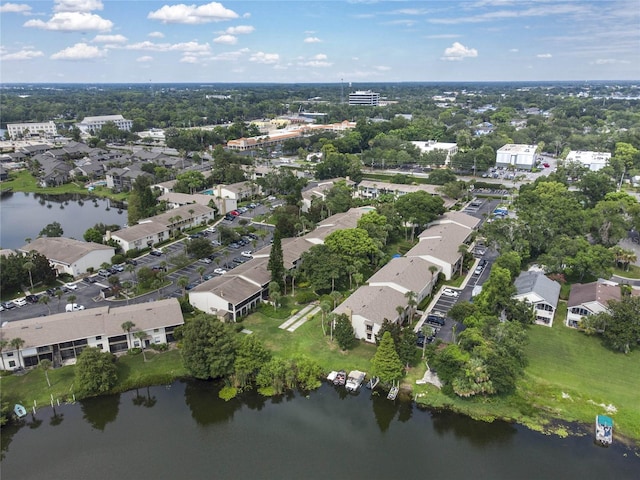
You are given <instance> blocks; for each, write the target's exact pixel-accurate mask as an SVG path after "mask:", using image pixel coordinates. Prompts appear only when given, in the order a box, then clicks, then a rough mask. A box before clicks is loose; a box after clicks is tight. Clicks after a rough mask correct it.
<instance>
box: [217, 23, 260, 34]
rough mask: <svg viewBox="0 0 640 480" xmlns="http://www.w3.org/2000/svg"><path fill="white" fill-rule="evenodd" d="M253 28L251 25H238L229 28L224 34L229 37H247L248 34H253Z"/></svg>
mask: <svg viewBox="0 0 640 480" xmlns="http://www.w3.org/2000/svg"><path fill="white" fill-rule="evenodd" d="M254 31H255V28H254V27H252V26H251V25H238V26H237V27H229V28H227V29H226V30H225V31H224V33H226V34H229V35H247V34H249V33H253V32H254Z"/></svg>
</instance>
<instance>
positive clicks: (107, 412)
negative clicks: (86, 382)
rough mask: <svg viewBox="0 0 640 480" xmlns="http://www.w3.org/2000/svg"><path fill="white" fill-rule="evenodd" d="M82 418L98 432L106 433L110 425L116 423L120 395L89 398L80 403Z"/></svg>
mask: <svg viewBox="0 0 640 480" xmlns="http://www.w3.org/2000/svg"><path fill="white" fill-rule="evenodd" d="M80 408H81V409H82V418H84V419H85V420H86V421H87V423H88V424H89V425H91V426H92V427H93V428H95V429H96V430H100V431H104V429H105V427H106V426H107V424H108V423H111V422H114V421H115V420H116V418H117V417H118V411H119V410H120V395H119V394H118V395H106V396H104V397H95V398H88V399H85V400H81V401H80Z"/></svg>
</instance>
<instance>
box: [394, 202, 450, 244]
mask: <svg viewBox="0 0 640 480" xmlns="http://www.w3.org/2000/svg"><path fill="white" fill-rule="evenodd" d="M396 209H397V211H398V213H399V214H400V216H401V217H402V219H403V220H404V222H405V223H407V224H410V225H411V240H413V237H414V234H415V228H422V227H424V226H426V225H427V224H428V223H429V222H432V221H433V220H435V219H436V218H438V216H440V215H442V214H443V213H444V200H442V198H441V197H439V196H436V195H430V194H429V193H427V192H425V191H423V190H420V191H417V192H412V193H407V194H406V195H402V196H401V197H400V198H398V200H396Z"/></svg>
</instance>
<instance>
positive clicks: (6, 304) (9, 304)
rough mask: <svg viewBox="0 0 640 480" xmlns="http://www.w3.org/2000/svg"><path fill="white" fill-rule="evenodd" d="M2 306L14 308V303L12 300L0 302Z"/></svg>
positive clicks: (8, 308)
mask: <svg viewBox="0 0 640 480" xmlns="http://www.w3.org/2000/svg"><path fill="white" fill-rule="evenodd" d="M2 308H4V309H5V310H11V309H12V308H16V304H15V303H13V302H2Z"/></svg>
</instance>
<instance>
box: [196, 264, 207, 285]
mask: <svg viewBox="0 0 640 480" xmlns="http://www.w3.org/2000/svg"><path fill="white" fill-rule="evenodd" d="M206 270H207V269H206V268H204V266H202V265H200V266H199V267H198V268H196V272H198V275H200V282H202V281H203V277H204V272H205V271H206Z"/></svg>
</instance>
